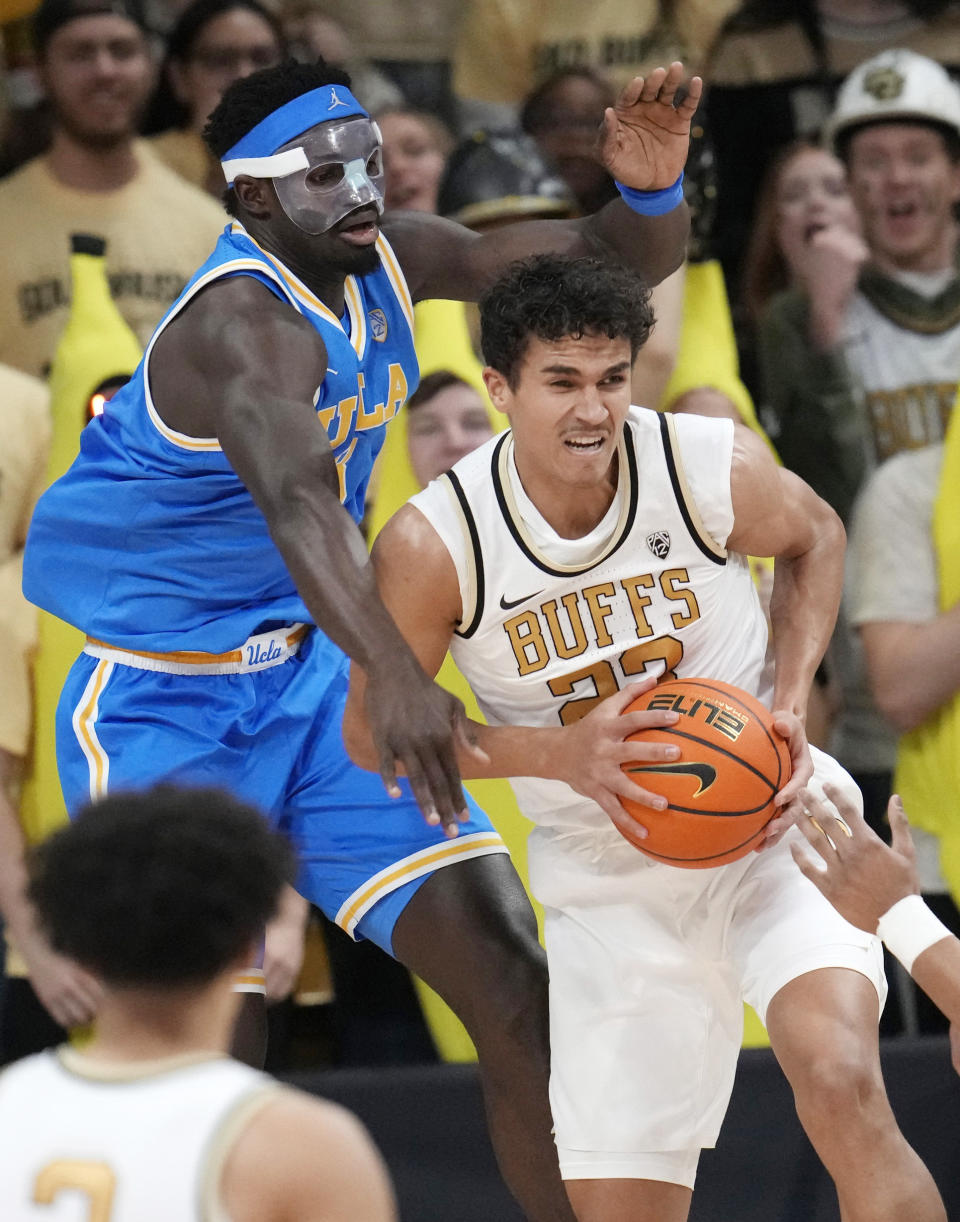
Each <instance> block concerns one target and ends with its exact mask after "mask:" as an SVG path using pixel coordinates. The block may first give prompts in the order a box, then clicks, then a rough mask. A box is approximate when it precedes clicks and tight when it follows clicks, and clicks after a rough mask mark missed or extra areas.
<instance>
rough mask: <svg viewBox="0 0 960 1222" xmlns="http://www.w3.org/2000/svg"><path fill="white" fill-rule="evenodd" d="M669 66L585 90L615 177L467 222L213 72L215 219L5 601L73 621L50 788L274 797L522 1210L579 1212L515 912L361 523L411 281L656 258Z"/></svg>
mask: <svg viewBox="0 0 960 1222" xmlns="http://www.w3.org/2000/svg"><path fill="white" fill-rule="evenodd" d="M681 80H682V68H681V65H679V64H674V65H672V66H671V68H670V69H669V70H665V69H657V70H656V71H655V72H654V73H652V74H651V75H650V76H649V77H648V78H646V80H642V79H640V78H638V79H637V80H636V81H634V82H633V84H632V85H631V86H629V87H628V88H627V89H626V90H625V91H624V94H623V95H622V96H621V98H620V100H619V103H618V106H617V107H616V108H611V109H610V110H609V111H608V112H607V115H606V117H605V120H604V126H603V129H602V132H601V136H600V142H599V147H600V154H601V157H602V160H603V161H604V164H605V165H606V166H607V168H608V169H609V170H610V171H611V172H613V173H614V174H615V176H616V177H617V178H618V179H619V180H621V182H622V184H623V185H622V186H621V194H622V196H623V200H622V201H621V200H618V201H616V202H614V203H612V204H609V205H607V207H606V208H605V209H604V210H603V211H602V212H600V213H598V214H597V215H595V216H593V217H587V218H585V219H582V220H575V221H554V222H536V223H527V224H524V225H516V226H511V227H508V228H504V229H502V230H499V231H497V232H496V233H492V234H488V235H485V236H482V237H481V236H478V235H475V234H473V233H470V232H469V231H467V230H465V229H463V228H461V227H460V226H457V225H454V224H451V223H450V222H446V221H443V220H441V219H439V218H437V217H432V216H426V215H424V214H413V213H409V214H403V213H398V214H396V215H394V216H392V217H385V218H382V220H381V212H382V162H381V147H380V137H379V132H378V130H377V128H376V125H375V124H374V123H372V122H371V121H370V119H369V117H368V116H367V114H366V112H365V111H364V110H363V108H362V107H361V106H360V104H359V103H358V102H357V101H356V99H355V98H354V97H353V96H352V94H351V92H350V89H349V79H348V78H347V77H346V76H345V75H344V74H342V73H340V72H338V71H335V70H332V69H329V68H327V67H326V66H325V65H323V64H317V65H298V64H293V63H289V64H285V65H281V66H279V67H277V68H273V69H267V70H265V71H263V72H259V73H254V74H253V75H251V76H249V77H247V78H245V79H244V80H242V81H238V82H236V83H235V84H234V85H233V86H231V88H230V89H229V90H228V91H227V93H226V94H225V96H224V98H223V100H222V101H221V103H220V105H219V106H218V108H217V109H216V111H215V112H214V114H213V116H212V117H211V120H210V124H209V127H208V131H207V140H208V142H209V144H210V146H211V148H212V149H213V151H214V153H215V154H216V155H217V156H218V157H220V159H221V162H222V164H223V168H224V173H225V177H226V180H227V183H228V185H229V191H228V194H227V197H226V203H227V208H228V211H229V212H230V213H231V215H232V216H233V217H234V218H235V219H234V220H233V222H232V223H231V224H230V225H228V227H227V229H226V231H225V232H224V234H223V236H222V237H221V239H220V241H219V243H218V245H217V247H216V249H215V251H214V253H213V255H212V256H211V257H210V259H209V260H208V261H207V263H206V264H204V266H203V267H202V268H200V270H199V271H198V272H197V274H196V275H195V276H194V277H193V279H192V280H191V281H190V283H189V284H188V285H187V287H186V289H185V290H184V292H183V294H182V296H181V297H180V298H179V300H178V301H177V302H176V303H175V304H174V305H173V307H172V308H171V310H170V312H169V313H168V315H167V316H166V317H165V319H164V320H163V321H162V322H161V324H160V326H159V328H158V330H157V332H156V334H155V335H154V337H153V339H152V340H151V342H150V344H149V345H148V348H147V351H146V354H145V356H144V360H143V362H142V364H141V366H140V368H139V369H138V370H137V373H136V375H135V376H134V378H133V380H132V381H131V382H130V384H129V385H128V386H126V387H125V388H124V389H123V390H122V391H121V392H120V393H119V394H118V395H117V396H116V398H115V399H114V400H113V401H112V403H111V405H110V408H109V410H108V411H107V412H106V413H105V414H104V415H103V416H101V417H99V418H98V419H97V420H95V421H94V422H93V423H92V424H91V425H90V426H88V428H87V429H86V430H85V432H84V435H83V438H82V444H81V452H80V455H79V457H78V458H77V460H76V461H75V463H74V465H73V466H72V467H71V469H70V470H69V471H68V473H67V474H66V475H65V476H64V477H63V478H62V479H61V480H59V481H58V482H57V483H56V484H55V485H54V486H53V487H52V488H51V489H50V490H48V492H47V493H46V494H45V495H44V497H43V498H42V499H41V502H40V504H39V506H38V509H37V511H36V513H35V515H34V519H33V525H32V531H31V536H30V540H29V543H28V546H27V555H26V562H25V576H24V588H25V590H26V593H27V595H28V596H29V597H30V598H31V599H32V600H33V601H34V602H36V603H38V604H39V605H41V606H43V607H45V608H47V609H48V610H50V611H52V612H53V613H55V614H57V615H59V616H61V617H62V618H64V619H66V620H69V621H70V622H71V623H73V624H75V625H77V626H78V627H79V628H81V629H82V630H83V631H84V632H85V633H86V634H87V638H88V639H87V645H86V648H85V649H84V652H83V654H82V655H81V657H80V658H79V659H78V661H77V663H76V665H75V666H74V668H73V670H72V672H71V674H70V676H69V678H68V681H67V684H66V686H65V689H64V693H63V697H62V700H61V704H60V709H59V714H58V755H59V761H60V772H61V779H62V783H63V788H64V792H65V795H66V800H67V804H68V807H69V808H70V809H71V810H75V809H77V808H79V807H80V806H81V805H83V804H85V803H86V802H87V801H89V800H90V799H91V798H96V797H99V796H101V795H102V794H103V793H105V792H107V791H109V790H117V789H122V788H129V787H138V788H140V787H144V786H146V785H149V784H151V783H153V782H156V781H159V780H171V781H177V782H182V783H187V784H197V783H206V784H211V783H215V784H220V785H226V786H228V787H229V788H231V789H232V790H233V791H234V792H235V793H237V794H238V795H239V796H241V797H242V798H244V799H245V800H248V801H252V802H255V803H257V804H258V805H259V806H260V807H261V808H263V809H264V810H266V811H268V812H271V814H272V815H273V816H274V817H275V819H276V820H277V821H278V822H279V823H280V824H281V825H282V826H284V827H285V828H287V830H288V831H289V833H290V835H291V837H292V839H293V841H294V843H295V845H296V847H297V849H298V851H299V854H300V858H301V862H302V866H301V874H300V883H299V886H300V889H301V890H302V892H303V894H304V895H306V896H308V897H309V898H310V899H311V900H313V901H314V902H315V903H317V904H318V905H320V906H321V907H322V908H323V909H324V911H326V912H327V913H328V914H329V915H330V916H331V917H332V918H333V919H335V920H336V921H337V922H338V923H339V924H340V925H341V926H343V927H344V928H345V929H347V930H348V931H349V932H351V933H353V934H354V935H355V936H363V937H367V938H370V939H372V940H373V941H375V942H376V943H378V944H379V945H380V946H381V947H383V948H384V949H385V950H387V951H388V952H390V953H392V954H394V955H396V956H397V957H398V958H399V959H400V960H401V961H402V962H403V963H405V964H406V965H407V966H409V967H410V968H412V969H413V970H415V971H416V972H418V973H419V974H420V975H421V976H422V977H423V978H424V979H426V980H427V981H428V982H429V983H430V984H432V985H433V986H434V987H435V988H436V989H437V991H438V992H439V993H440V994H441V995H442V996H444V997H445V998H446V999H447V1000H448V1001H449V1002H450V1004H451V1005H452V1007H453V1008H454V1010H456V1012H457V1013H458V1014H460V1016H461V1017H462V1018H463V1019H464V1021H465V1023H466V1025H467V1027H468V1029H469V1030H470V1033H471V1035H472V1036H473V1038H474V1041H475V1043H476V1045H477V1049H478V1052H479V1057H480V1065H481V1073H482V1075H483V1081H484V1088H485V1091H486V1097H487V1104H488V1110H489V1114H490V1120H491V1130H492V1134H493V1139H494V1143H495V1145H496V1148H497V1153H498V1156H499V1159H500V1164H501V1167H502V1169H503V1171H504V1174H505V1176H506V1178H507V1180H508V1182H509V1183H510V1186H511V1188H512V1189H513V1191H514V1193H515V1194H516V1195H517V1197H518V1198H519V1200H520V1201H521V1203H522V1205H523V1207H524V1209H525V1210H526V1212H527V1214H528V1216H529V1217H530V1218H531V1219H534V1220H536V1222H539V1220H543V1222H547V1220H548V1219H549V1220H550V1222H557V1220H563V1219H569V1218H570V1217H571V1214H570V1212H569V1207H568V1206H567V1204H566V1201H565V1198H564V1195H563V1191H562V1187H561V1184H560V1180H559V1176H558V1172H557V1166H556V1156H555V1154H554V1151H553V1146H552V1142H551V1140H550V1115H549V1108H548V1103H547V1092H546V1082H547V1063H548V1050H547V1035H546V973H545V967H544V963H543V959H542V956H541V952H540V948H539V945H538V943H537V938H536V927H535V923H534V921H533V919H532V914H531V911H530V907H529V904H528V902H527V899H526V896H525V893H524V891H523V888H522V886H521V884H520V882H519V880H518V878H517V876H516V874H515V872H514V871H513V869H512V866H511V865H510V862H509V858H508V857H507V856H505V855H504V846H503V844H502V842H501V841H500V838H499V837H498V836H497V834H496V832H495V831H494V830H493V828H492V827H491V825H490V823H489V822H488V821H487V819H486V817H485V816H484V815H483V814H482V812H480V811H479V810H478V809H476V808H475V807H474V806H472V805H471V804H468V803H467V802H466V801H465V799H464V797H463V793H462V790H461V786H460V777H459V771H458V768H457V763H456V750H457V745H458V744H460V746H461V747H464V748H465V749H467V750H468V751H469V750H471V749H473V750H475V748H471V747H470V746H469V743H468V742H467V738H466V731H465V728H464V727H465V720H464V717H463V711H462V708H461V706H460V705H459V702H458V701H456V700H455V699H454V698H453V697H452V696H450V695H449V694H448V693H446V692H444V691H443V690H442V689H440V688H438V687H436V686H435V685H434V684H433V683H432V682H431V681H430V680H429V679H428V678H427V677H426V675H425V674H424V673H423V671H422V669H421V668H420V666H419V664H418V663H417V661H416V658H415V656H414V654H413V652H412V651H411V650H410V648H409V647H408V646H407V644H406V643H405V641H404V639H403V637H402V636H401V635H400V633H399V632H398V631H397V628H396V626H395V625H394V623H393V621H392V620H391V618H390V616H389V615H388V614H387V612H386V610H385V608H384V606H383V603H382V602H381V600H380V598H379V596H378V594H377V592H376V583H375V580H374V577H373V573H372V570H371V567H370V565H369V563H368V559H367V553H366V549H365V546H364V543H363V540H362V537H361V535H360V533H359V531H358V529H357V526H356V523H357V521H358V520H359V518H360V515H361V513H362V509H363V503H364V494H365V490H366V486H367V482H368V479H369V476H370V471H371V467H372V464H373V461H374V459H375V457H376V455H377V452H378V451H379V449H380V446H381V444H382V441H383V434H384V428H385V426H386V425H387V423H388V422H389V420H390V419H391V418H392V417H393V416H394V415H395V414H396V413H397V412H398V411H399V410H400V408H401V406H402V404H403V402H404V400H405V399H406V398H407V396H408V395H409V394H410V393H411V392H412V391H413V390H414V388H415V386H416V384H417V377H418V371H417V363H416V357H415V354H414V349H413V339H412V330H411V327H412V313H411V301H412V300H415V299H419V298H424V297H452V298H459V299H466V300H472V299H475V298H476V297H477V296H478V294H479V292H480V291H481V290H482V289H483V288H484V287H485V286H486V285H487V284H488V283H490V282H491V281H492V280H493V279H494V278H495V277H496V275H497V274H498V272H499V271H500V270H501V269H502V268H503V267H504V266H506V264H508V263H509V262H510V261H511V260H512V259H514V258H515V257H517V256H518V255H520V254H525V253H530V252H534V251H537V250H554V249H555V250H562V251H567V252H570V253H578V252H580V253H583V252H588V251H607V252H609V253H610V255H611V256H612V257H614V258H616V259H618V260H620V261H622V262H625V263H629V264H631V265H633V266H635V267H636V268H638V269H639V270H640V271H641V272H643V274H644V275H645V276H646V277H647V279H649V280H650V281H658V280H659V279H661V278H662V277H663V276H664V275H666V274H668V273H669V272H670V271H672V270H673V269H674V268H675V267H676V266H677V265H678V264H679V262H680V260H681V259H682V257H683V248H684V240H685V236H686V231H687V223H688V222H687V216H686V209H685V207H684V206H683V203H682V188H681V182H680V180H681V178H682V167H683V162H684V159H685V157H686V150H687V142H688V133H689V127H690V120H691V117H692V115H693V113H694V110H695V109H696V104H697V99H698V97H699V91H700V84H699V81H697V80H696V79H694V80H693V81H692V82H691V83H690V85H689V92H688V93H687V95H686V97H685V99H684V100H683V101H682V102H680V103H679V104H678V103H677V97H676V95H677V92H678V88H679V86H680V84H681ZM318 422H319V424H320V426H321V427H319V428H318V427H317V425H318ZM416 579H417V575H416V574H415V573H412V574H410V580H412V581H415V580H416ZM348 657H352V658H353V659H355V660H356V662H357V663H358V664H359V665H360V666H362V667H363V669H364V671H365V672H366V674H367V677H368V689H367V690H368V698H367V709H368V712H369V717H370V721H371V724H372V727H373V736H374V740H375V742H376V745H377V751H378V755H379V759H380V766H381V773H382V781H383V783H384V784H385V785H386V788H387V790H388V792H389V793H390V794H391V795H392V796H393V800H392V801H388V800H385V799H384V795H383V784H381V781H380V780H379V779H378V778H377V776H376V775H375V774H372V773H364V772H362V771H360V770H359V769H357V768H355V767H354V766H353V765H352V764H351V763H350V762H349V761H348V759H347V757H346V754H345V752H344V749H343V744H342V738H341V723H342V714H343V706H344V701H345V696H346V689H347V665H348ZM400 771H402V772H403V773H405V774H406V777H407V778H409V779H408V780H402V781H398V780H397V774H398V772H400ZM418 806H419V808H420V809H419V810H418ZM421 811H422V815H421ZM424 815H425V816H426V819H425V820H424V818H423V816H424ZM148 866H149V863H147V862H145V863H144V868H148Z"/></svg>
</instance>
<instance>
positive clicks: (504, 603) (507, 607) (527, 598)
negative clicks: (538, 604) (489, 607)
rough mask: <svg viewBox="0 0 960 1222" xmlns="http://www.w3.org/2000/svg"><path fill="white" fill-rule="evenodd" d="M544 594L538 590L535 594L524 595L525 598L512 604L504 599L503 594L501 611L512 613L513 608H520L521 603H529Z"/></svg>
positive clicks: (501, 596)
mask: <svg viewBox="0 0 960 1222" xmlns="http://www.w3.org/2000/svg"><path fill="white" fill-rule="evenodd" d="M542 593H543V590H537V591H536V592H535V593H533V594H526V595H524V597H523V598H514V599H512V600H511V601H510V602H508V601H507V600H506V599H505V598H504V596H503V595H502V594H501V595H500V609H501V611H510V610H511V609H512V608H513V607H519V606H520V604H521V603H528V602H529V601H530V599H531V598H536V597H537V595H538V594H542Z"/></svg>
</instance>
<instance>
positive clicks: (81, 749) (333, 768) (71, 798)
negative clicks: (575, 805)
mask: <svg viewBox="0 0 960 1222" xmlns="http://www.w3.org/2000/svg"><path fill="white" fill-rule="evenodd" d="M198 659H201V661H198ZM225 659H226V660H225ZM238 659H239V660H238ZM348 678H349V661H348V659H347V658H346V657H345V656H344V655H343V653H342V652H341V651H340V650H339V649H337V648H336V646H334V645H333V644H332V643H331V642H330V641H329V640H328V639H327V638H326V637H325V636H324V635H323V634H322V633H321V632H319V631H315V630H314V631H309V632H306V633H304V632H303V630H301V632H300V635H299V637H298V635H297V634H296V633H292V632H291V629H289V628H287V629H282V630H279V631H278V632H275V633H264V634H261V635H260V636H258V637H256V638H251V639H250V641H247V642H245V644H244V645H243V646H242V647H241V648H240V650H237V651H234V652H233V653H232V654H230V655H216V656H215V655H208V654H155V655H150V654H141V653H133V652H130V651H124V650H121V649H114V648H112V647H110V646H107V645H103V644H102V643H100V642H92V643H88V645H87V648H86V650H85V651H84V653H82V654H81V655H80V657H79V658H78V659H77V661H76V662H75V663H74V665H73V668H72V669H71V671H70V673H69V675H68V677H67V682H66V684H65V686H64V689H63V693H62V695H61V697H60V703H59V706H58V709H57V762H58V766H59V772H60V781H61V784H62V786H63V793H64V798H65V801H66V805H67V810H68V812H70V813H71V814H74V813H76V812H77V811H78V810H80V809H81V808H82V807H83V806H85V805H86V804H87V803H89V802H90V801H92V800H95V799H97V798H98V797H102V796H103V795H105V794H107V793H108V792H109V793H115V792H117V791H120V790H129V789H144V788H147V787H149V786H151V785H154V784H157V783H158V782H170V783H173V784H179V785H190V786H194V785H199V786H217V787H219V788H222V789H226V790H228V791H229V792H231V793H233V794H234V795H235V796H236V797H238V798H240V799H242V800H243V801H246V802H249V803H251V804H252V805H254V806H257V807H259V808H260V809H261V810H262V811H263V812H264V813H265V814H266V815H267V817H268V818H269V819H270V821H271V822H272V823H273V824H274V825H275V826H276V827H278V828H279V829H280V830H282V831H284V832H285V833H286V834H287V835H288V836H289V838H290V840H291V842H292V843H293V845H294V847H295V849H296V850H297V853H298V855H299V861H300V872H299V878H298V882H297V888H298V890H299V891H300V892H301V894H302V895H304V896H305V897H306V898H307V899H308V900H309V901H310V902H311V903H314V904H316V905H317V906H318V907H319V908H321V909H322V910H323V912H325V913H326V914H327V916H328V917H330V919H331V920H333V921H335V922H336V923H337V924H338V925H340V926H341V928H343V929H345V930H346V931H347V933H349V934H350V935H351V936H352V937H355V938H356V937H364V938H369V939H370V940H371V941H372V942H375V943H376V944H377V945H378V946H380V947H381V948H382V949H384V950H386V951H387V952H388V953H392V938H393V928H394V925H395V924H396V921H397V919H398V917H399V916H400V913H401V912H402V911H403V909H404V908H405V907H406V905H407V904H408V903H409V901H410V899H411V897H412V896H413V894H414V893H415V892H416V890H417V889H418V887H420V886H421V885H422V884H423V882H424V881H425V880H426V879H427V878H428V877H429V876H430V875H431V874H432V873H433V872H434V871H436V870H438V869H440V868H442V867H444V866H447V865H451V864H454V863H456V862H458V861H465V860H467V859H468V858H471V857H480V856H484V855H486V854H489V853H504V852H506V851H507V850H506V846H505V845H504V844H503V841H502V840H501V839H500V836H499V834H498V833H497V832H496V831H495V830H494V828H493V826H492V824H491V823H490V821H489V819H488V818H487V816H486V815H485V814H484V813H483V811H482V810H481V809H480V808H479V807H478V806H477V805H476V803H475V802H474V801H473V800H472V799H471V798H470V797H469V796H467V803H468V806H469V813H470V819H469V822H467V823H463V824H461V825H460V834H459V836H457V837H456V838H455V839H453V840H449V839H447V837H446V836H445V835H444V833H443V831H442V829H440V828H436V827H432V826H430V825H429V824H428V823H427V822H426V820H425V819H424V817H423V815H422V814H421V813H420V810H419V808H418V807H417V804H416V802H415V801H414V799H413V795H412V793H411V790H410V787H409V785H408V784H407V782H406V781H405V780H402V781H401V782H400V784H401V789H402V791H403V792H402V796H401V797H399V798H390V797H388V796H387V794H386V791H385V790H384V787H383V782H382V781H381V779H380V777H379V776H378V775H377V774H376V773H372V772H365V771H363V769H361V768H358V767H357V766H356V765H355V764H353V763H352V762H351V760H350V759H349V757H348V756H347V753H346V750H345V748H344V745H343V738H342V734H341V724H342V720H343V710H344V704H345V702H346V695H347V685H348Z"/></svg>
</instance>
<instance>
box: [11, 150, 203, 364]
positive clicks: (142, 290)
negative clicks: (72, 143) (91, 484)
mask: <svg viewBox="0 0 960 1222" xmlns="http://www.w3.org/2000/svg"><path fill="white" fill-rule="evenodd" d="M136 154H137V162H138V171H137V174H136V175H135V177H134V178H133V179H132V181H131V182H129V183H127V185H126V186H124V187H121V188H120V189H119V190H117V191H104V192H99V191H78V190H75V189H74V188H72V187H65V186H63V184H62V183H60V182H58V181H57V180H56V179H55V178H54V177H53V174H52V173H51V171H50V169H49V165H48V162H47V159H46V158H45V157H38V158H36V159H35V160H33V161H30V162H28V163H27V164H26V165H25V166H23V167H22V168H21V169H19V170H17V171H16V172H15V173H14V174H11V175H10V176H9V177H8V178H6V179H4V180H3V181H2V182H0V233H3V234H5V235H6V238H7V240H6V241H5V242H4V244H3V253H2V255H0V273H2V274H0V361H3V362H6V363H7V364H8V365H13V366H15V367H16V368H17V369H22V370H24V371H25V372H26V373H32V374H34V375H37V376H41V377H42V376H44V375H45V374H46V373H47V370H48V368H49V365H50V361H51V359H52V357H53V352H54V349H55V348H56V345H57V340H58V339H59V337H60V333H61V331H62V330H63V328H64V326H65V324H66V321H67V314H68V312H69V305H70V267H69V260H70V235H71V234H72V233H92V234H97V235H98V236H100V237H103V238H105V239H106V242H107V272H108V275H109V277H110V284H111V290H112V292H113V297H114V300H115V301H116V303H117V306H118V307H119V310H120V313H121V314H122V315H123V317H124V318H125V319H126V321H127V323H128V324H129V325H130V327H131V328H132V329H133V331H134V332H135V333H136V335H137V336H138V338H139V339H140V342H141V343H142V344H143V345H144V346H146V343H147V340H148V339H149V338H150V336H151V335H152V333H153V331H154V329H155V328H156V325H157V323H158V322H159V321H160V319H161V318H162V317H163V315H164V314H165V313H166V311H167V309H168V307H169V306H170V305H171V303H172V302H173V301H174V299H175V298H176V297H177V295H178V294H179V292H180V290H181V289H182V288H183V286H184V284H186V282H187V280H189V278H190V277H191V276H192V275H193V273H194V272H195V271H196V269H197V267H199V265H200V264H201V263H202V262H203V261H204V260H205V259H206V258H207V256H208V255H209V254H210V252H211V250H212V249H213V246H214V243H215V242H216V240H217V237H218V236H219V234H220V232H221V230H222V229H223V227H224V225H225V224H226V222H227V217H226V214H225V213H224V212H223V210H222V208H220V206H219V205H218V204H217V203H216V202H215V201H214V200H213V199H211V198H210V197H209V196H208V195H205V194H204V193H203V192H202V191H198V190H197V188H196V187H192V186H191V185H190V184H189V183H187V182H184V180H183V179H182V178H181V177H180V176H179V175H178V174H175V173H174V172H173V171H172V170H169V169H168V168H167V167H166V166H165V165H163V164H161V162H160V161H158V160H157V158H156V157H154V156H153V154H152V153H150V152H149V150H148V149H147V147H146V145H145V144H143V143H142V142H139V141H138V142H137V145H136Z"/></svg>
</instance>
